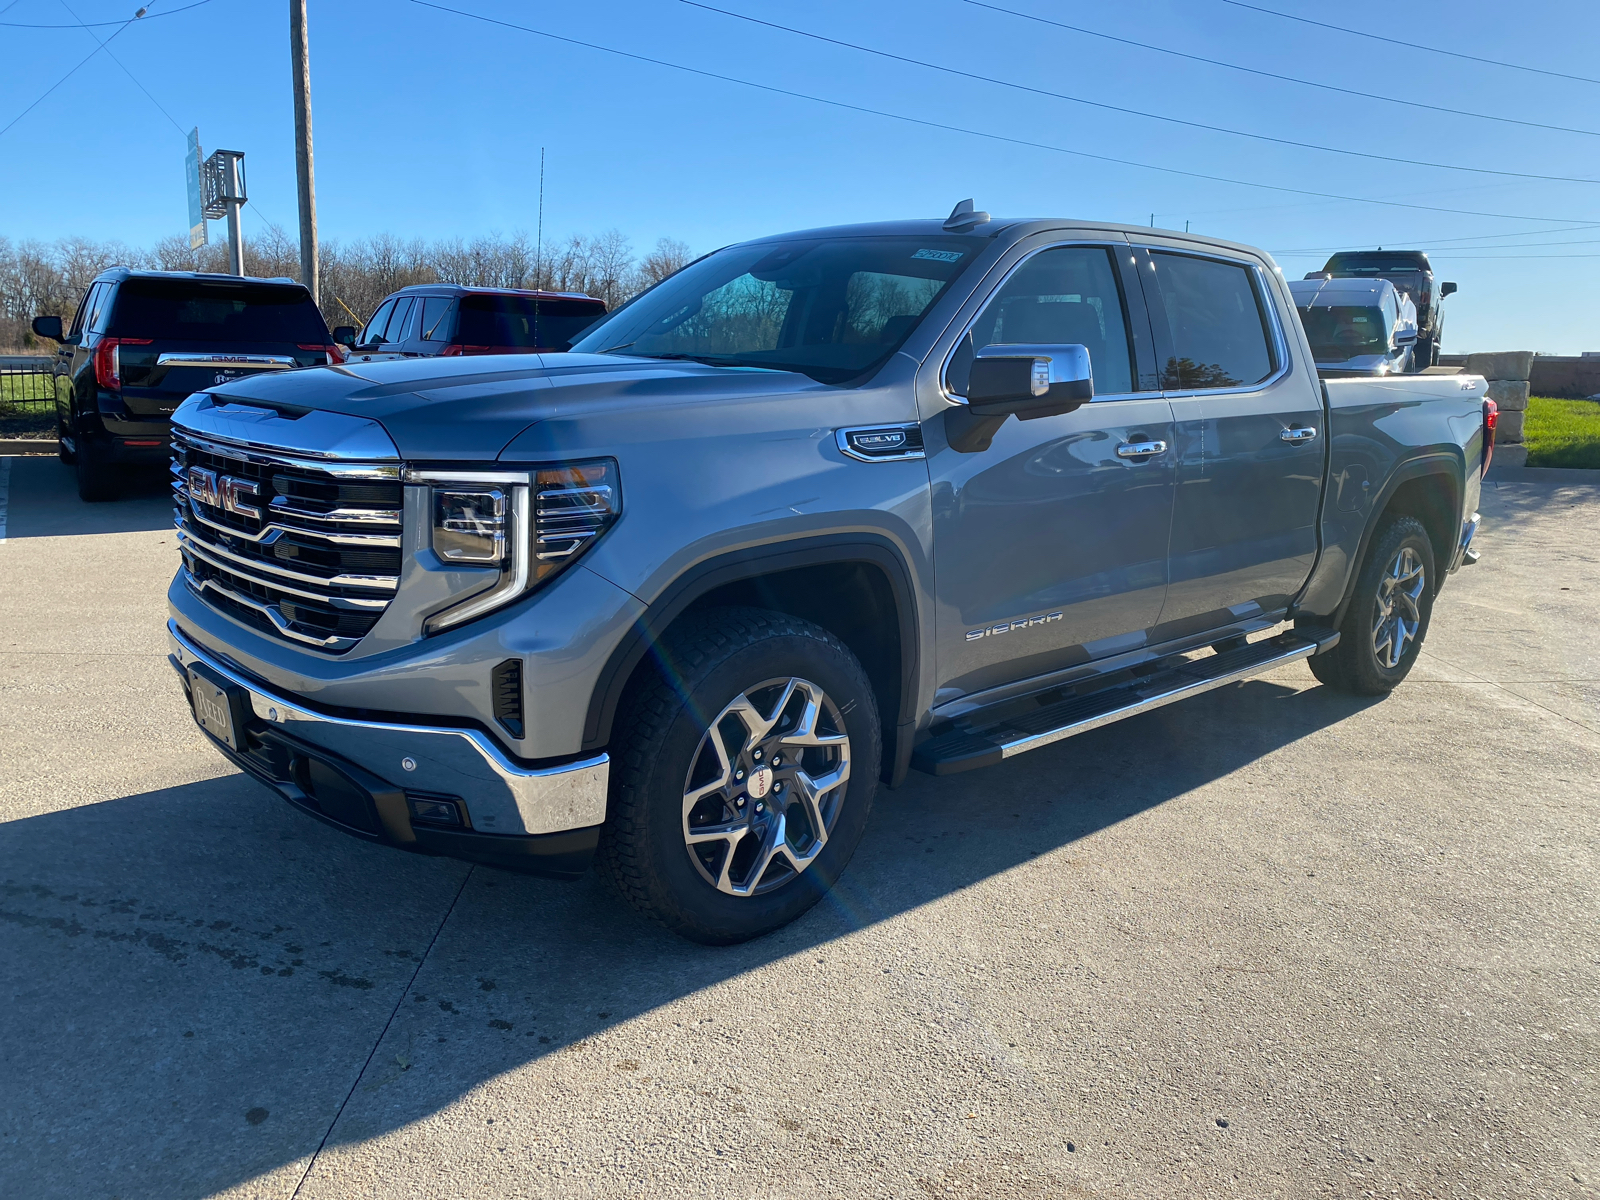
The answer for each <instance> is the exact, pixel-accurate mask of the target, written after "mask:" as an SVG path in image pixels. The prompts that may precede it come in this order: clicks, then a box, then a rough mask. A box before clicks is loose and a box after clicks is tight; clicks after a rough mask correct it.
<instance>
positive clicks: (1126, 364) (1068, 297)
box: [945, 246, 1134, 396]
mask: <svg viewBox="0 0 1600 1200" xmlns="http://www.w3.org/2000/svg"><path fill="white" fill-rule="evenodd" d="M996 343H1010V344H1017V343H1023V344H1026V343H1035V344H1039V343H1043V344H1046V345H1053V346H1086V347H1088V350H1089V363H1090V367H1091V369H1092V370H1093V372H1094V390H1095V394H1096V395H1097V396H1102V395H1103V396H1112V395H1117V394H1119V393H1126V392H1131V391H1133V390H1134V385H1133V379H1134V373H1133V349H1132V346H1131V344H1130V343H1129V339H1128V320H1127V315H1126V312H1125V311H1124V306H1123V300H1122V290H1121V288H1120V287H1119V286H1118V284H1117V271H1116V266H1115V264H1113V263H1112V261H1111V251H1110V250H1108V249H1106V248H1105V247H1102V246H1061V247H1058V248H1056V249H1054V250H1045V251H1042V252H1040V253H1039V254H1036V255H1034V256H1033V257H1032V258H1030V259H1028V261H1027V262H1025V263H1023V265H1022V266H1021V267H1019V268H1018V269H1017V270H1016V271H1014V272H1013V273H1012V275H1011V277H1010V278H1009V279H1007V280H1006V281H1005V283H1003V284H1002V285H1001V286H1000V290H999V291H998V292H996V293H995V295H994V297H993V299H991V300H990V301H989V304H988V306H987V307H986V308H985V309H984V310H983V315H982V316H980V317H979V318H978V320H977V321H976V322H975V323H974V325H973V327H972V329H971V330H969V331H968V333H967V336H966V337H965V338H963V339H962V341H961V344H960V345H959V346H958V347H957V349H956V352H955V354H954V355H953V356H952V357H951V359H950V368H949V370H948V371H947V372H946V375H945V387H946V388H947V389H948V390H949V392H950V394H951V395H954V396H965V395H966V394H967V379H968V376H970V374H971V373H972V356H973V353H974V351H976V350H978V349H981V348H982V347H984V346H988V345H991V344H996Z"/></svg>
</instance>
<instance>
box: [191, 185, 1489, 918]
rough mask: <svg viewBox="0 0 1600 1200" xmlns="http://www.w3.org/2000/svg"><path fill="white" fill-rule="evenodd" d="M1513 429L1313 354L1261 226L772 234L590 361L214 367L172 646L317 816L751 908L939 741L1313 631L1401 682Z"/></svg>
mask: <svg viewBox="0 0 1600 1200" xmlns="http://www.w3.org/2000/svg"><path fill="white" fill-rule="evenodd" d="M1492 421H1493V406H1492V404H1488V403H1486V401H1485V384H1484V382H1483V381H1482V380H1481V379H1477V378H1471V377H1463V376H1407V377H1398V378H1372V379H1349V380H1330V381H1327V382H1323V381H1322V380H1320V379H1318V377H1317V372H1316V368H1315V364H1314V363H1313V361H1312V356H1311V352H1310V349H1309V347H1308V346H1307V344H1306V340H1305V335H1304V333H1303V331H1302V329H1301V326H1300V322H1299V321H1298V320H1297V319H1296V316H1295V308H1294V302H1293V300H1292V298H1291V297H1290V294H1289V289H1288V287H1287V285H1286V283H1285V281H1284V279H1283V276H1282V274H1281V273H1280V272H1279V270H1278V268H1277V267H1276V266H1275V265H1274V263H1273V262H1272V260H1271V259H1270V258H1269V257H1268V256H1267V255H1266V254H1265V253H1263V252H1262V251H1260V250H1255V249H1252V248H1251V247H1248V246H1242V245H1234V244H1231V243H1227V242H1220V241H1215V240H1211V239H1207V238H1201V237H1195V236H1189V235H1185V234H1178V233H1167V232H1161V231H1156V230H1151V229H1143V228H1129V227H1124V226H1118V225H1105V224H1097V223H1092V222H1078V221H1067V220H1038V219H1029V220H1001V219H991V218H990V217H989V216H988V215H987V214H984V213H978V212H973V211H971V207H970V205H963V206H960V207H958V210H957V212H955V213H954V214H952V215H951V217H950V218H949V219H948V220H946V221H943V222H941V221H939V220H922V221H901V222H894V223H885V224H875V225H860V226H851V227H843V228H832V229H818V230H811V231H808V232H803V233H794V234H786V235H782V236H777V237H770V238H764V239H761V240H758V241H753V242H747V243H743V244H740V245H735V246H730V247H728V248H726V249H724V250H720V251H718V252H716V253H714V254H711V255H708V256H707V257H705V258H703V259H701V260H700V261H699V262H697V263H694V264H692V265H691V266H689V267H687V268H685V269H684V270H682V271H680V272H679V273H678V274H676V275H674V276H672V277H671V278H669V279H667V280H666V281H664V282H662V283H661V284H659V285H657V286H656V287H655V288H653V289H652V290H651V291H649V292H647V293H645V294H644V295H642V296H640V297H638V298H636V299H635V300H633V301H632V302H631V303H629V304H627V305H625V306H623V307H622V308H620V309H618V310H617V311H616V312H614V313H612V314H610V315H609V316H607V317H606V318H605V319H604V320H602V321H601V322H600V323H599V324H598V325H596V326H595V327H593V328H592V329H591V330H590V331H588V332H587V333H586V334H585V336H584V337H583V338H582V339H581V340H580V341H579V342H578V343H577V344H576V345H575V346H574V347H573V350H572V352H571V353H565V354H552V355H518V356H509V355H506V356H486V357H481V358H467V359H463V358H432V359H412V360H407V361H395V362H382V363H368V364H362V365H359V366H357V365H354V364H352V365H348V366H342V367H329V368H326V369H317V370H307V371H295V372H289V373H284V374H280V375H258V376H255V377H253V378H249V379H241V380H239V381H237V382H234V383H227V384H222V385H220V386H216V387H207V388H205V389H204V390H202V391H201V392H199V393H197V394H196V395H194V396H192V397H190V398H189V400H188V401H187V402H186V403H185V404H184V405H183V407H182V408H181V409H179V410H178V412H177V413H176V414H175V416H174V419H173V425H174V435H175V436H174V457H173V463H172V472H173V489H174V494H175V497H176V502H177V525H178V531H179V542H180V545H181V549H182V554H183V563H182V567H181V569H180V570H179V571H178V574H177V577H176V578H175V579H174V580H173V583H172V587H171V590H170V593H169V600H170V607H171V613H170V621H169V624H168V631H169V634H170V640H171V655H172V662H173V664H174V666H175V667H176V668H177V671H178V674H179V676H180V679H181V681H182V684H183V687H184V688H185V689H186V691H187V693H188V695H189V697H190V701H191V704H192V706H193V711H194V715H195V718H196V719H197V721H198V722H199V724H200V726H201V728H202V729H204V730H205V731H206V733H207V734H208V735H209V736H210V737H211V738H212V739H213V741H214V742H215V744H216V746H217V747H218V749H219V750H221V751H222V752H223V753H224V754H225V755H227V756H228V757H229V758H230V759H231V760H232V761H233V762H234V763H236V764H237V765H238V766H239V767H240V768H242V769H243V770H245V771H248V772H250V773H251V774H252V775H254V776H255V777H256V778H258V779H259V780H261V781H262V782H263V783H265V784H267V785H268V786H269V787H270V788H272V789H273V790H274V791H276V792H277V793H278V794H279V795H280V796H282V797H283V798H285V799H287V800H288V801H289V802H290V803H292V804H294V805H296V806H297V807H299V808H300V809H302V810H303V811H305V812H307V813H309V814H311V815H313V816H316V817H318V818H319V819H321V820H324V821H327V822H330V823H332V824H333V825H335V826H337V827H339V828H341V829H343V830H345V831H347V832H349V833H351V834H353V835H355V836H358V837H362V838H365V839H367V840H369V841H372V842H375V843H380V844H385V845H390V846H396V847H400V848H404V849H408V850H413V851H421V852H424V853H434V854H446V855H455V856H459V857H463V858H468V859H473V860H477V861H482V862H489V863H495V864H499V865H502V866H508V867H513V868H519V869H524V870H529V871H534V872H543V873H546V874H553V875H566V876H570V875H573V874H576V873H578V872H580V871H582V870H584V869H585V868H586V867H587V866H588V865H589V863H590V862H591V860H596V859H597V861H598V863H599V865H600V867H601V868H602V869H603V871H604V873H605V874H606V875H607V876H608V877H609V878H610V879H611V880H612V881H614V883H615V884H616V886H617V888H618V889H619V890H620V891H621V892H622V894H623V895H624V896H626V897H627V898H628V899H629V900H631V901H632V902H634V903H635V904H637V905H639V906H640V907H641V908H643V909H645V910H646V911H648V912H650V913H652V914H654V915H655V916H656V917H657V918H659V919H660V920H661V921H662V922H664V923H665V924H666V925H667V926H669V927H670V928H672V929H674V930H677V931H678V932H680V933H682V934H684V935H686V936H688V937H691V938H696V939H699V940H703V941H708V942H728V941H736V940H739V939H741V938H748V937H752V936H755V935H757V934H760V933H763V932H765V931H767V930H771V929H773V928H776V927H777V926H779V925H782V924H783V923H784V922H787V921H790V920H792V919H794V918H795V917H796V916H798V915H799V914H800V913H802V912H803V911H805V910H806V909H807V908H808V907H809V906H810V905H811V904H813V903H815V901H816V900H817V898H818V897H819V896H821V895H822V894H823V893H824V892H825V891H826V890H827V888H828V887H829V886H831V884H832V883H833V881H834V880H835V879H836V878H837V877H838V875H839V873H840V871H841V870H843V869H844V866H845V864H846V863H847V862H848V860H849V859H850V856H851V854H852V852H853V851H854V849H855V847H856V845H857V842H858V841H859V840H860V838H861V836H862V833H863V830H864V829H865V827H866V823H867V817H868V813H869V811H870V809H871V805H872V800H873V795H874V792H875V790H876V789H877V787H878V785H879V784H880V783H881V784H885V785H887V786H889V787H894V786H896V785H898V784H899V783H900V782H901V780H902V779H903V778H904V777H905V775H906V772H907V771H908V770H913V769H915V770H919V771H926V772H930V773H932V774H934V775H944V774H948V773H951V772H956V771H965V770H970V769H973V768H979V767H989V766H996V765H998V764H1000V763H1002V762H1003V761H1004V760H1005V759H1007V758H1010V757H1012V756H1014V755H1017V754H1020V753H1023V752H1025V751H1029V750H1034V749H1037V748H1039V747H1041V746H1047V745H1049V744H1050V743H1052V742H1055V741H1058V740H1060V739H1062V738H1066V737H1069V736H1072V735H1075V734H1078V733H1082V732H1085V731H1087V730H1091V729H1095V728H1097V727H1098V726H1101V725H1104V724H1107V723H1108V722H1111V721H1116V720H1119V719H1122V718H1124V717H1129V716H1133V715H1135V714H1138V713H1142V712H1146V711H1148V710H1150V709H1152V708H1155V707H1157V706H1160V705H1163V704H1168V703H1172V702H1174V701H1179V700H1183V699H1185V698H1187V697H1191V696H1195V695H1197V694H1199V693H1201V692H1205V691H1207V690H1209V689H1212V688H1216V687H1220V686H1222V685H1225V684H1228V683H1231V682H1233V681H1236V680H1239V679H1243V678H1246V677H1248V676H1251V675H1254V674H1257V673H1260V672H1263V671H1267V670H1271V669H1273V668H1276V667H1279V666H1282V665H1283V664H1286V663H1290V662H1294V661H1296V660H1299V659H1307V660H1309V664H1310V668H1311V670H1312V671H1313V672H1314V673H1315V674H1316V676H1317V678H1319V679H1320V680H1322V681H1323V682H1324V683H1325V684H1327V685H1329V686H1332V687H1336V688H1341V689H1345V690H1348V691H1353V692H1359V693H1364V694H1379V693H1382V692H1385V691H1387V690H1388V689H1390V688H1393V687H1394V686H1396V685H1397V684H1398V683H1400V681H1401V680H1402V679H1404V678H1405V676H1406V674H1407V672H1408V671H1409V670H1410V669H1411V666H1412V664H1413V663H1414V662H1415V661H1416V658H1417V654H1418V652H1419V650H1420V648H1421V646H1422V642H1423V639H1424V638H1425V637H1426V636H1427V632H1428V621H1429V615H1430V613H1431V612H1432V609H1433V604H1434V600H1435V598H1436V597H1437V596H1438V594H1439V590H1440V588H1441V587H1442V586H1443V584H1444V582H1445V580H1446V578H1447V577H1448V575H1449V574H1450V573H1451V572H1453V571H1455V570H1456V569H1457V568H1458V567H1460V566H1461V565H1462V564H1463V563H1469V562H1472V561H1474V560H1475V558H1476V554H1475V552H1474V551H1473V549H1472V539H1473V534H1474V532H1475V531H1476V529H1477V525H1478V517H1477V514H1476V511H1475V509H1476V506H1477V501H1478V495H1479V483H1480V479H1481V477H1482V474H1483V471H1484V469H1485V467H1486V465H1487V459H1488V455H1489V453H1490V450H1491V443H1490V438H1489V437H1488V436H1486V432H1487V431H1488V430H1489V429H1491V428H1492ZM1063 788H1064V789H1067V790H1068V791H1070V788H1071V783H1070V780H1069V781H1063Z"/></svg>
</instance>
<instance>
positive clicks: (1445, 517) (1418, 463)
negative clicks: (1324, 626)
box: [1328, 454, 1464, 629]
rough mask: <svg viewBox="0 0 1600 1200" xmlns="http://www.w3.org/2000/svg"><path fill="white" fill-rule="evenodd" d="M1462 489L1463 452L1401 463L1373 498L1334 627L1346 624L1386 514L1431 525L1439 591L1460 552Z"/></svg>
mask: <svg viewBox="0 0 1600 1200" xmlns="http://www.w3.org/2000/svg"><path fill="white" fill-rule="evenodd" d="M1463 492H1464V482H1463V469H1462V462H1461V459H1460V457H1459V456H1452V455H1449V454H1428V455H1423V456H1421V457H1418V458H1413V459H1409V460H1407V461H1406V462H1403V463H1401V464H1400V465H1399V466H1398V467H1396V468H1395V469H1394V471H1393V472H1392V473H1391V474H1390V476H1389V479H1388V481H1387V482H1386V483H1385V484H1384V487H1383V491H1382V492H1380V493H1379V495H1378V499H1377V502H1376V503H1375V504H1373V506H1372V515H1371V516H1370V517H1369V518H1368V519H1367V523H1366V527H1365V528H1364V529H1363V530H1362V531H1361V542H1360V544H1359V545H1358V546H1357V547H1356V554H1355V558H1354V559H1353V560H1352V563H1353V565H1352V567H1351V570H1350V577H1349V579H1347V580H1346V581H1345V585H1344V596H1343V597H1342V598H1341V599H1340V601H1339V607H1338V608H1337V609H1335V610H1334V613H1333V616H1332V618H1331V619H1330V620H1329V621H1328V623H1329V624H1331V625H1332V626H1333V627H1334V628H1335V629H1337V628H1338V627H1339V626H1340V625H1342V624H1343V622H1344V618H1345V613H1346V611H1347V610H1348V609H1349V607H1350V600H1351V597H1352V596H1353V595H1354V594H1355V589H1356V582H1357V580H1358V579H1359V578H1360V576H1361V569H1362V567H1364V566H1365V565H1366V561H1367V552H1368V550H1369V549H1370V548H1371V545H1372V539H1373V535H1374V534H1376V533H1377V531H1378V527H1379V526H1380V525H1382V524H1383V522H1384V520H1385V518H1387V517H1390V516H1410V517H1416V518H1417V520H1419V521H1420V522H1422V527H1423V528H1424V529H1426V530H1427V531H1428V541H1429V542H1430V543H1431V544H1432V546H1433V558H1434V572H1433V585H1432V586H1433V593H1434V595H1438V593H1439V589H1440V587H1441V586H1442V585H1443V581H1444V572H1445V571H1446V570H1448V568H1449V565H1450V557H1451V555H1452V554H1453V553H1454V552H1455V545H1456V539H1457V538H1458V537H1459V536H1460V531H1461V505H1462V495H1463Z"/></svg>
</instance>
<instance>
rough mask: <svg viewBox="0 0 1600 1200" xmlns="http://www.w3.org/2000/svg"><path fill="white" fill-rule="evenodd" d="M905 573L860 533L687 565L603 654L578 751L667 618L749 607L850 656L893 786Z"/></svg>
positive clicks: (909, 608) (905, 764)
mask: <svg viewBox="0 0 1600 1200" xmlns="http://www.w3.org/2000/svg"><path fill="white" fill-rule="evenodd" d="M912 580H913V575H912V572H911V570H910V568H909V567H908V565H907V564H906V561H905V559H904V556H903V555H902V553H901V551H900V550H899V548H898V547H896V546H895V545H894V543H893V542H891V541H890V540H889V539H887V538H880V537H872V536H863V535H860V534H851V535H837V536H827V537H819V538H807V539H802V540H799V541H793V542H782V543H777V544H773V545H766V546H758V547H753V548H750V549H747V550H740V551H734V552H731V553H728V554H723V555H719V556H717V557H715V558H712V559H709V560H707V561H705V562H703V563H699V564H697V565H696V566H694V567H691V568H690V569H689V570H688V571H686V572H684V573H683V574H682V575H680V576H679V577H678V578H677V579H675V580H673V582H672V583H671V584H669V585H668V586H667V587H666V588H664V589H663V590H662V592H661V593H660V595H659V596H658V597H657V598H656V599H655V601H654V602H653V603H651V605H650V606H649V608H647V609H646V610H645V612H644V613H643V614H642V615H641V616H640V617H639V618H638V620H636V621H635V622H634V623H633V625H632V626H631V627H630V629H629V630H628V632H627V634H626V635H624V637H623V638H622V640H621V642H619V643H618V645H617V647H616V649H614V650H613V651H612V653H611V655H610V657H609V658H608V659H607V660H606V664H605V666H604V667H603V668H602V669H601V672H600V675H599V678H598V681H597V682H596V684H595V688H594V691H593V693H592V694H591V696H590V700H589V708H588V712H587V713H586V714H585V718H584V727H583V748H584V749H585V750H592V749H598V748H600V747H603V746H605V745H606V744H607V743H608V742H609V741H610V739H611V727H612V722H613V720H614V719H615V716H616V712H617V706H618V704H619V703H620V702H621V700H622V697H623V696H624V695H625V694H626V692H627V690H628V688H629V687H630V686H631V684H632V683H633V681H634V679H635V678H636V677H637V676H638V673H639V672H640V671H641V670H647V669H649V667H650V665H651V663H652V662H653V659H652V656H651V654H650V650H651V647H652V646H654V645H655V644H656V642H657V641H658V640H659V639H660V638H661V637H662V636H664V635H665V634H666V633H667V631H668V630H669V629H670V628H671V627H672V624H673V623H674V622H675V621H677V620H679V619H680V618H682V617H684V616H686V615H688V614H689V613H693V612H699V611H702V610H704V609H707V608H715V607H721V606H724V605H751V606H753V607H757V608H767V609H772V610H774V611H777V612H783V613H788V614H789V615H791V616H795V617H799V618H801V619H803V620H807V621H812V622H814V623H815V624H817V625H820V626H822V627H823V628H824V629H826V630H828V631H829V632H830V633H832V634H833V635H834V636H835V637H837V638H838V639H839V640H840V641H841V642H843V643H844V644H845V646H846V647H848V648H849V650H850V652H851V653H852V654H854V655H855V656H856V658H857V660H858V661H859V662H860V663H861V665H862V668H863V669H864V670H865V671H866V673H867V677H868V679H870V680H871V681H872V687H873V693H874V696H875V698H876V699H877V702H878V712H879V715H880V719H881V721H882V723H883V739H884V748H885V755H884V761H883V771H882V776H883V780H884V782H885V783H887V784H888V785H889V786H890V787H895V786H898V785H899V783H900V782H901V781H902V780H903V779H904V778H905V774H906V771H907V769H908V768H909V766H910V762H911V742H912V735H913V731H914V727H915V719H916V711H915V709H916V697H917V694H918V685H919V679H920V669H921V661H920V658H921V656H920V651H919V646H920V642H919V637H918V628H919V625H918V614H917V604H916V591H915V589H914V586H913V582H912Z"/></svg>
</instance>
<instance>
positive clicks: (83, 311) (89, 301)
mask: <svg viewBox="0 0 1600 1200" xmlns="http://www.w3.org/2000/svg"><path fill="white" fill-rule="evenodd" d="M102 286H104V285H102V284H98V283H96V284H91V285H90V287H89V290H88V291H87V292H85V293H84V294H83V299H82V300H80V301H78V311H77V312H76V313H74V314H73V317H72V328H71V329H70V330H69V331H68V333H67V336H68V337H69V338H72V339H77V338H81V337H82V336H83V330H84V326H85V325H87V324H88V321H89V309H90V307H91V306H92V305H93V302H94V298H95V296H96V295H98V294H99V292H100V289H101V287H102Z"/></svg>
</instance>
